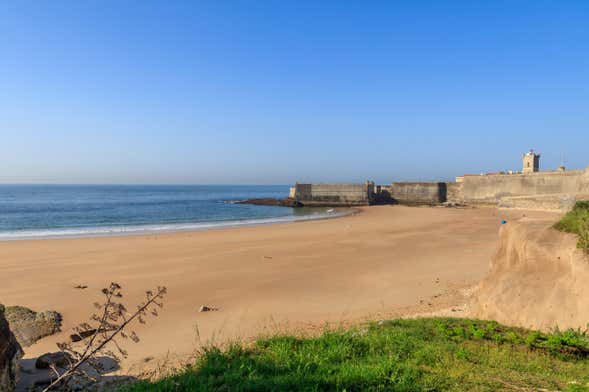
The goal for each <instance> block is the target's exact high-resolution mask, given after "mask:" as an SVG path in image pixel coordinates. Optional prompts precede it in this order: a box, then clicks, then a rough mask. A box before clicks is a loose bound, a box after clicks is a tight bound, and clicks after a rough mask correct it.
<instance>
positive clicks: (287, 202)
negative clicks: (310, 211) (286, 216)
mask: <svg viewBox="0 0 589 392" xmlns="http://www.w3.org/2000/svg"><path fill="white" fill-rule="evenodd" d="M235 204H252V205H256V206H278V207H302V206H303V205H302V204H301V203H299V202H297V201H296V200H294V199H291V198H287V199H273V198H261V199H248V200H241V201H237V202H235Z"/></svg>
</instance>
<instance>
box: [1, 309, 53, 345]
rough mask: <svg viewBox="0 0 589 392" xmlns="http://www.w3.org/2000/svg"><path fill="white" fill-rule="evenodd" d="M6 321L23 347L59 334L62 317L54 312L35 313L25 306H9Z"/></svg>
mask: <svg viewBox="0 0 589 392" xmlns="http://www.w3.org/2000/svg"><path fill="white" fill-rule="evenodd" d="M5 315H6V320H8V322H9V323H10V329H11V330H12V332H13V333H14V336H16V339H17V340H18V342H19V343H20V344H21V345H22V346H23V347H28V346H30V345H32V344H33V343H35V342H36V341H37V340H39V339H41V338H43V337H45V336H49V335H53V334H54V333H56V332H59V329H60V327H61V315H60V314H59V313H57V312H54V311H45V312H35V311H32V310H31V309H28V308H25V307H23V306H7V307H6V312H5Z"/></svg>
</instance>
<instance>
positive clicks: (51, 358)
mask: <svg viewBox="0 0 589 392" xmlns="http://www.w3.org/2000/svg"><path fill="white" fill-rule="evenodd" d="M73 362H74V358H73V357H72V356H71V355H70V354H68V353H66V352H63V351H58V352H56V353H46V354H43V355H41V356H40V357H39V358H37V360H36V361H35V367H36V368H37V369H49V368H51V367H52V366H55V367H56V368H64V367H66V366H68V365H69V364H71V363H73Z"/></svg>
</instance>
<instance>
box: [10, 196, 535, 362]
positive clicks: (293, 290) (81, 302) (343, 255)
mask: <svg viewBox="0 0 589 392" xmlns="http://www.w3.org/2000/svg"><path fill="white" fill-rule="evenodd" d="M538 214H540V213H538ZM521 215H522V213H521V212H518V211H509V212H506V211H501V210H497V209H493V208H478V209H474V208H464V209H462V208H460V209H457V208H443V207H437V208H433V207H403V206H373V207H365V208H360V209H359V213H358V214H355V215H351V216H345V217H341V218H337V219H330V220H317V221H308V222H292V223H286V224H275V225H262V226H252V227H239V228H227V229H221V230H209V231H197V232H178V233H160V234H153V235H137V236H121V237H98V238H78V239H48V240H34V241H28V240H23V241H6V242H0V270H1V271H2V285H0V302H2V303H4V304H6V305H22V306H27V307H30V308H32V309H33V310H38V311H40V310H48V309H51V310H56V311H58V312H60V313H61V314H62V315H63V327H62V332H61V333H59V334H56V335H53V336H50V337H47V338H44V339H42V340H41V341H39V342H38V343H36V344H35V345H33V346H31V347H28V348H26V349H25V351H26V357H27V358H32V357H36V356H38V355H40V354H43V353H45V352H48V351H55V350H56V346H55V343H56V342H59V341H63V340H67V337H68V336H69V334H70V333H71V328H72V327H73V326H75V325H76V324H78V323H80V322H83V321H86V320H87V319H88V317H89V315H90V314H91V313H92V312H93V306H92V303H94V302H96V301H99V300H101V294H100V289H101V288H102V287H106V286H107V285H108V284H109V283H110V282H111V281H112V282H117V283H119V284H121V286H123V290H124V293H125V297H124V298H123V300H124V301H125V303H127V304H128V305H129V306H128V308H129V309H133V308H134V304H135V303H137V302H138V301H140V300H141V299H142V298H143V292H144V291H145V290H148V289H153V288H155V287H157V286H158V285H160V286H166V287H167V289H168V294H167V296H166V298H165V300H164V303H165V305H164V308H163V309H162V311H161V313H160V316H159V317H157V318H153V317H149V318H148V320H147V324H146V325H137V326H136V328H135V330H136V331H137V333H138V335H139V337H140V338H141V341H140V342H139V343H138V344H131V343H125V347H126V348H127V349H128V351H129V357H128V358H127V359H126V360H124V361H123V363H122V366H123V370H127V371H128V370H130V369H131V371H133V370H132V369H137V368H138V366H141V365H140V364H142V363H146V362H147V361H149V360H151V359H154V360H158V359H161V358H164V357H166V355H168V353H173V354H174V355H176V356H183V355H186V356H189V355H190V354H191V353H194V352H195V351H196V350H197V349H198V348H199V347H201V346H202V345H203V344H208V343H217V344H219V343H224V342H227V341H230V340H233V339H249V338H251V337H254V336H257V335H259V334H268V333H275V332H277V331H279V330H284V329H291V330H297V329H300V330H305V329H313V328H315V329H318V328H319V329H320V328H322V326H324V325H325V324H326V323H331V324H332V325H334V324H335V325H337V324H338V323H342V324H346V323H350V322H356V321H360V320H365V319H378V318H384V317H393V316H400V315H404V314H408V313H411V312H426V311H430V310H435V309H437V308H440V307H446V308H447V307H454V306H456V307H459V306H460V304H459V303H458V302H459V300H460V295H459V292H460V290H462V289H466V288H468V287H470V286H472V285H473V284H475V283H477V282H478V281H480V280H481V279H482V278H483V277H484V276H485V274H486V273H487V271H488V268H489V262H490V260H491V257H492V255H493V253H494V252H495V250H496V246H497V236H498V234H497V233H498V229H499V227H500V225H501V220H502V219H508V220H510V219H515V218H517V217H520V216H521ZM77 285H83V286H88V287H87V288H85V289H76V288H74V287H75V286H77ZM201 305H207V306H211V307H215V308H218V311H213V312H199V311H198V310H199V307H200V306H201ZM457 315H460V314H459V312H458V313H457Z"/></svg>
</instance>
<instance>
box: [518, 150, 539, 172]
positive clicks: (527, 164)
mask: <svg viewBox="0 0 589 392" xmlns="http://www.w3.org/2000/svg"><path fill="white" fill-rule="evenodd" d="M523 161H524V166H523V169H522V173H524V174H526V173H536V172H539V171H540V154H536V153H535V152H534V150H530V152H527V153H525V154H524V155H523Z"/></svg>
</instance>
